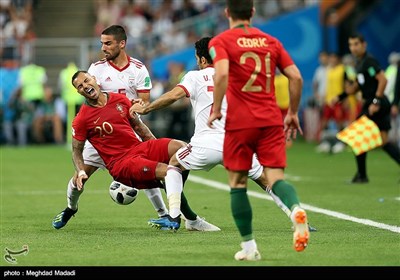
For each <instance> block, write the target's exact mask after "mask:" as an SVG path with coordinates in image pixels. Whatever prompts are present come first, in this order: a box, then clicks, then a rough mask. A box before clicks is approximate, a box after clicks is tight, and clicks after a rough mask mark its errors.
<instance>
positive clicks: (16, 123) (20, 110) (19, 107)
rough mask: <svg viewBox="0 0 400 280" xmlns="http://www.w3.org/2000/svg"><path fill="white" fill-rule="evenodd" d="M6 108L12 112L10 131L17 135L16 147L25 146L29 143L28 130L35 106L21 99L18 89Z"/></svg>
mask: <svg viewBox="0 0 400 280" xmlns="http://www.w3.org/2000/svg"><path fill="white" fill-rule="evenodd" d="M8 106H9V107H10V109H11V110H13V113H14V114H13V118H12V129H13V130H14V129H15V132H16V134H17V145H18V146H25V145H27V144H28V142H29V141H30V136H31V135H30V133H29V131H30V128H31V124H32V120H33V114H34V111H35V106H34V104H33V103H32V102H29V101H27V100H26V99H25V98H24V97H23V93H22V89H21V88H18V89H17V90H16V91H15V92H14V94H13V95H12V97H11V99H10V101H9V103H8Z"/></svg>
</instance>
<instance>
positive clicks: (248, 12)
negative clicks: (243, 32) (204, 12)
mask: <svg viewBox="0 0 400 280" xmlns="http://www.w3.org/2000/svg"><path fill="white" fill-rule="evenodd" d="M226 7H227V8H228V10H229V14H230V15H231V17H232V19H233V20H238V19H242V20H249V19H250V18H251V16H252V11H253V7H254V3H253V0H226Z"/></svg>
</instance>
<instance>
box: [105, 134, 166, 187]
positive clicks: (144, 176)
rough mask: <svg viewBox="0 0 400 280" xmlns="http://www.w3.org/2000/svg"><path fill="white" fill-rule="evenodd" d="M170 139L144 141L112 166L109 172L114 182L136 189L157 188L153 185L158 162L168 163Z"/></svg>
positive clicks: (157, 185)
mask: <svg viewBox="0 0 400 280" xmlns="http://www.w3.org/2000/svg"><path fill="white" fill-rule="evenodd" d="M169 142H171V139H170V138H160V139H153V140H149V141H145V142H143V143H140V144H139V145H137V146H136V147H135V149H134V151H133V152H131V153H129V154H128V155H126V156H124V157H123V158H122V159H121V160H120V161H118V162H117V163H115V164H114V166H113V167H112V170H109V171H110V174H111V176H113V178H114V180H116V181H118V182H121V183H123V184H125V185H128V186H131V187H135V188H138V189H146V188H154V187H159V186H160V185H159V184H156V183H155V180H156V168H157V164H158V163H159V162H162V163H166V164H168V163H169V159H170V157H169V154H168V145H169Z"/></svg>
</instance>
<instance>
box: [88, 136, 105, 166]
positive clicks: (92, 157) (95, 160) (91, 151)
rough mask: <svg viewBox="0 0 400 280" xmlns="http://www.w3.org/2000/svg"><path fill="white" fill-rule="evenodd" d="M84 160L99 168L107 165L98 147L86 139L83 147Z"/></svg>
mask: <svg viewBox="0 0 400 280" xmlns="http://www.w3.org/2000/svg"><path fill="white" fill-rule="evenodd" d="M82 155H83V162H84V163H85V164H86V165H91V166H95V167H97V168H100V169H103V170H105V169H106V165H105V163H104V161H103V159H102V158H101V157H100V156H99V153H98V152H97V151H96V149H95V148H94V147H93V146H92V144H90V142H89V141H85V146H84V147H83V153H82Z"/></svg>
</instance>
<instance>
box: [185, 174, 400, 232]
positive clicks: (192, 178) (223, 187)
mask: <svg viewBox="0 0 400 280" xmlns="http://www.w3.org/2000/svg"><path fill="white" fill-rule="evenodd" d="M188 180H189V181H192V182H194V183H198V184H202V185H205V186H208V187H212V188H215V189H219V190H224V191H229V190H230V188H229V186H228V185H227V184H223V183H220V182H216V181H213V180H208V179H205V178H202V177H199V176H196V175H192V174H190V175H189V178H188ZM247 194H248V195H250V196H252V197H257V198H261V199H267V200H270V201H272V198H271V197H270V196H269V195H267V194H266V193H260V192H255V191H249V190H247ZM301 206H302V207H303V208H304V209H305V210H310V211H312V212H316V213H320V214H324V215H327V216H331V217H334V218H337V219H342V220H347V221H350V222H354V223H359V224H363V225H367V226H372V227H376V228H380V229H385V230H388V231H392V232H395V233H400V227H398V226H392V225H387V224H383V223H378V222H375V221H371V220H368V219H360V218H356V217H353V216H349V215H346V214H343V213H339V212H336V211H331V210H327V209H322V208H318V207H315V206H312V205H309V204H305V203H301Z"/></svg>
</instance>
